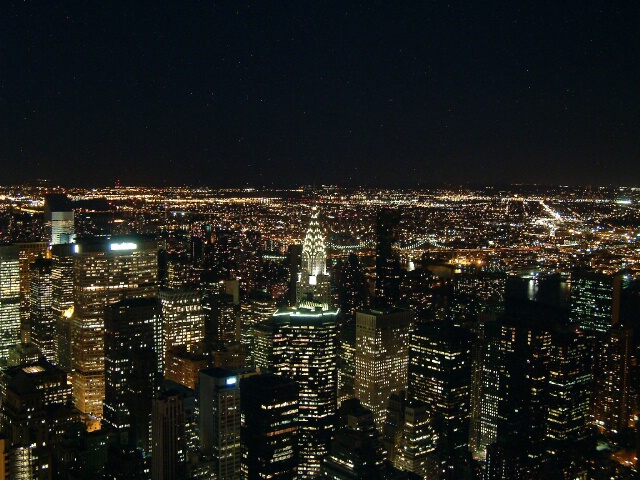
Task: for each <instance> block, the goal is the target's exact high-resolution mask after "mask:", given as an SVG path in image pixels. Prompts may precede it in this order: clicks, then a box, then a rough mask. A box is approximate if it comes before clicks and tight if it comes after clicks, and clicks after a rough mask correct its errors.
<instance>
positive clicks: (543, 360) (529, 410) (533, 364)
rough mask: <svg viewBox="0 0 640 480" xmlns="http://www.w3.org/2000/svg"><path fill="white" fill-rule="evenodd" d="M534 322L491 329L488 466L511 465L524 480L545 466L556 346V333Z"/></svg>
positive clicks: (485, 433)
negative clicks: (550, 368)
mask: <svg viewBox="0 0 640 480" xmlns="http://www.w3.org/2000/svg"><path fill="white" fill-rule="evenodd" d="M530 320H531V319H526V318H512V317H507V318H505V319H502V320H501V321H498V322H495V324H490V325H489V326H488V328H487V331H486V336H485V338H486V341H487V343H488V347H489V348H487V351H486V355H487V357H486V358H485V362H484V366H485V373H486V375H485V376H484V378H483V392H482V395H483V405H482V417H481V425H480V427H481V441H480V445H481V446H483V447H484V448H485V449H486V450H485V451H486V453H487V455H489V454H491V455H492V458H487V462H488V464H491V465H493V466H494V467H495V466H496V465H507V464H508V465H510V467H509V468H515V469H516V470H517V471H518V472H520V473H518V475H525V477H524V478H531V477H533V478H536V476H537V475H539V474H540V471H541V469H542V467H543V463H544V456H545V453H546V438H547V425H546V421H547V394H548V365H549V355H550V346H551V334H550V332H549V331H548V330H546V329H544V328H541V325H540V324H539V322H535V321H530ZM489 446H491V448H489ZM492 468H493V467H492ZM500 468H501V467H500ZM500 468H498V470H500ZM496 478H503V477H496ZM506 478H520V477H505V480H506Z"/></svg>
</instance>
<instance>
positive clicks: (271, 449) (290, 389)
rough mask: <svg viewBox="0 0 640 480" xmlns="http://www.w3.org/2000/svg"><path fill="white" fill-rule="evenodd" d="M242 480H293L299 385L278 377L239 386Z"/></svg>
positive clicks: (256, 378) (249, 380) (254, 379)
mask: <svg viewBox="0 0 640 480" xmlns="http://www.w3.org/2000/svg"><path fill="white" fill-rule="evenodd" d="M240 389H241V391H242V396H241V401H240V405H241V410H242V427H241V433H240V443H241V448H242V474H241V477H242V479H243V480H259V479H264V478H277V479H281V480H293V479H294V478H296V472H297V467H298V448H297V447H298V445H297V435H298V408H299V403H298V385H297V383H296V382H294V381H293V380H291V379H289V378H287V377H283V376H278V375H270V374H267V375H254V376H251V377H247V378H244V379H242V381H241V382H240Z"/></svg>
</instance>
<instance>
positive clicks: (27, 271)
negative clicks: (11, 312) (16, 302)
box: [14, 242, 47, 343]
mask: <svg viewBox="0 0 640 480" xmlns="http://www.w3.org/2000/svg"><path fill="white" fill-rule="evenodd" d="M14 245H15V246H16V247H18V250H19V253H18V257H19V263H20V338H21V339H22V341H23V342H25V343H30V342H31V321H30V317H29V315H30V313H31V310H30V308H29V302H30V300H31V294H30V293H29V291H30V287H31V280H30V279H31V265H32V264H33V262H35V261H36V260H37V258H38V257H40V256H45V254H46V251H47V242H19V243H15V244H14Z"/></svg>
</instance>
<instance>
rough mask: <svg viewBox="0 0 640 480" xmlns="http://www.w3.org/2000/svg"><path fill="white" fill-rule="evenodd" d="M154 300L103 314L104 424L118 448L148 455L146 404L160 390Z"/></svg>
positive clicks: (131, 300) (148, 408) (120, 304)
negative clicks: (116, 435)
mask: <svg viewBox="0 0 640 480" xmlns="http://www.w3.org/2000/svg"><path fill="white" fill-rule="evenodd" d="M160 321H161V316H160V305H159V303H158V300H157V299H155V298H129V299H125V300H120V301H119V302H116V303H113V304H111V305H108V306H107V307H106V308H105V310H104V355H105V399H104V420H105V422H106V423H107V424H109V425H110V426H111V427H112V428H113V429H114V430H115V431H116V432H117V434H118V436H119V439H118V440H119V443H120V444H123V445H130V446H132V447H135V448H138V449H141V450H142V451H143V452H145V454H146V455H149V454H150V453H151V404H152V400H153V397H154V394H155V393H156V391H157V387H158V385H159V379H160V377H159V372H158V364H157V355H156V351H155V348H156V344H157V342H156V339H155V337H156V335H157V334H159V333H160V329H159V324H160Z"/></svg>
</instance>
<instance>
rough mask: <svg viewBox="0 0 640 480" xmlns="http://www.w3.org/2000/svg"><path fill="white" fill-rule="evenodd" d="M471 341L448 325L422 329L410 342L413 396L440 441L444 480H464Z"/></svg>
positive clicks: (410, 384)
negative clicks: (429, 417)
mask: <svg viewBox="0 0 640 480" xmlns="http://www.w3.org/2000/svg"><path fill="white" fill-rule="evenodd" d="M470 391H471V336H470V335H469V333H468V331H467V330H466V329H464V328H462V327H456V326H454V325H452V324H449V323H442V322H438V323H432V324H424V325H421V326H420V327H419V329H418V330H417V331H416V332H414V333H413V335H412V336H411V347H410V360H409V395H410V396H411V397H412V398H415V399H418V400H421V401H423V402H425V404H426V405H427V408H428V411H429V414H430V416H431V418H432V422H433V427H434V429H435V432H436V434H437V436H438V448H437V455H438V457H439V463H440V466H439V468H440V472H441V475H440V477H441V478H443V479H444V478H460V477H461V476H462V475H461V473H460V471H458V469H459V468H460V467H459V465H461V464H462V463H463V462H464V460H465V459H466V457H467V455H468V453H467V452H468V447H469V416H470V399H471V396H470V393H471V392H470Z"/></svg>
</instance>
